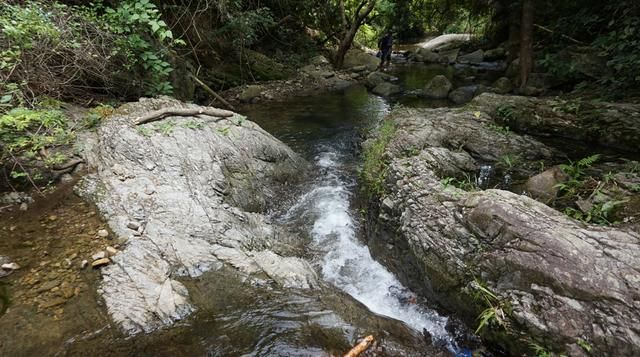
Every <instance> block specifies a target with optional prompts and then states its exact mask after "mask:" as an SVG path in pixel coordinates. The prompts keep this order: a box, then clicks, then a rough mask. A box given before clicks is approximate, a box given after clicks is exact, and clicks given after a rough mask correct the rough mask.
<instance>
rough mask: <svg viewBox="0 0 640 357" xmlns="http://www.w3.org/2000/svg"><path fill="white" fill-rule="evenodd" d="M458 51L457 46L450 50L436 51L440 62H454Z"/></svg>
mask: <svg viewBox="0 0 640 357" xmlns="http://www.w3.org/2000/svg"><path fill="white" fill-rule="evenodd" d="M459 53H460V49H459V48H454V49H452V50H447V51H440V52H438V56H439V57H440V59H439V62H440V63H454V62H455V61H457V60H458V54H459Z"/></svg>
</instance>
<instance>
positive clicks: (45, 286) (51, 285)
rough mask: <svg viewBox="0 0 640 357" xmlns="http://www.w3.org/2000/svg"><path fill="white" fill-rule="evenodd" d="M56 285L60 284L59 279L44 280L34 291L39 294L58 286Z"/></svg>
mask: <svg viewBox="0 0 640 357" xmlns="http://www.w3.org/2000/svg"><path fill="white" fill-rule="evenodd" d="M58 285H60V281H59V280H50V281H47V282H45V283H44V284H42V286H40V287H39V288H38V289H36V293H38V294H40V293H43V292H46V291H49V290H51V289H53V288H56V287H58Z"/></svg>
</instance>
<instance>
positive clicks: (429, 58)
mask: <svg viewBox="0 0 640 357" xmlns="http://www.w3.org/2000/svg"><path fill="white" fill-rule="evenodd" d="M416 55H418V56H420V61H419V62H426V63H440V62H441V61H442V58H441V56H440V55H439V54H437V53H435V52H433V51H431V50H428V49H426V48H420V49H418V51H417V53H416Z"/></svg>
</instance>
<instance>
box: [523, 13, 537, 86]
mask: <svg viewBox="0 0 640 357" xmlns="http://www.w3.org/2000/svg"><path fill="white" fill-rule="evenodd" d="M533 2H534V0H523V1H522V23H521V25H520V89H523V88H524V87H526V85H527V80H528V79H529V74H530V73H531V69H532V68H533V11H534V4H533Z"/></svg>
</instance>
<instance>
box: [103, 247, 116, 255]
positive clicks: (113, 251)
mask: <svg viewBox="0 0 640 357" xmlns="http://www.w3.org/2000/svg"><path fill="white" fill-rule="evenodd" d="M105 250H106V251H107V254H108V255H109V256H110V257H112V256H114V255H116V254H118V250H117V249H116V248H114V247H109V246H108V247H106V248H105Z"/></svg>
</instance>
